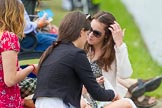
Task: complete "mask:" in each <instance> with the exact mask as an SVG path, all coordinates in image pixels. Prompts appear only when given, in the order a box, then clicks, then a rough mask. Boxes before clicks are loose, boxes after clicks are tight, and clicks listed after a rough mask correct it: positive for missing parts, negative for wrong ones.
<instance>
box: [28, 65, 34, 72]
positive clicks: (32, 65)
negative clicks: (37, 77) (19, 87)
mask: <svg viewBox="0 0 162 108" xmlns="http://www.w3.org/2000/svg"><path fill="white" fill-rule="evenodd" d="M29 66H32V67H33V70H32V72H33V71H34V70H35V66H34V64H31V65H29Z"/></svg>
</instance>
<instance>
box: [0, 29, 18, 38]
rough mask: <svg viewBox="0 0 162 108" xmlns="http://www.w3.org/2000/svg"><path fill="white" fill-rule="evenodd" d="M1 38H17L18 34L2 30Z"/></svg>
mask: <svg viewBox="0 0 162 108" xmlns="http://www.w3.org/2000/svg"><path fill="white" fill-rule="evenodd" d="M3 39H7V40H13V39H14V40H15V39H16V40H17V39H18V36H17V35H16V34H15V33H13V32H9V31H4V32H3V34H2V37H1V40H3Z"/></svg>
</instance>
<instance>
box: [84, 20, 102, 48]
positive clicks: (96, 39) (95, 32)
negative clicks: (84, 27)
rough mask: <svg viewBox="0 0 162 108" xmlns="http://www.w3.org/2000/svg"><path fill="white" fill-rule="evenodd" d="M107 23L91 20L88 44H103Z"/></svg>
mask: <svg viewBox="0 0 162 108" xmlns="http://www.w3.org/2000/svg"><path fill="white" fill-rule="evenodd" d="M104 28H105V25H104V24H103V23H100V22H98V21H97V20H96V19H93V20H92V22H91V31H90V33H89V35H88V37H87V41H88V44H90V45H93V46H98V45H99V46H102V43H103V41H104V38H105V30H104Z"/></svg>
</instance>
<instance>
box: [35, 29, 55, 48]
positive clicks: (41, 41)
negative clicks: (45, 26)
mask: <svg viewBox="0 0 162 108" xmlns="http://www.w3.org/2000/svg"><path fill="white" fill-rule="evenodd" d="M36 36H37V40H38V45H37V47H36V48H35V50H36V51H44V50H46V49H47V48H48V47H49V46H50V45H51V44H52V43H53V42H54V41H56V40H57V34H51V33H43V32H42V33H41V32H39V33H37V34H36Z"/></svg>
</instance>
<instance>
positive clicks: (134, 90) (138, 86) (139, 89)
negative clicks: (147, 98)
mask: <svg viewBox="0 0 162 108" xmlns="http://www.w3.org/2000/svg"><path fill="white" fill-rule="evenodd" d="M161 81H162V76H159V77H155V78H152V79H149V80H142V79H138V82H137V83H135V84H133V85H132V86H131V87H129V88H128V91H129V92H130V93H131V95H132V97H135V98H137V97H140V96H142V95H143V94H144V93H145V92H151V91H153V90H155V89H157V88H158V87H159V86H160V84H161Z"/></svg>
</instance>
